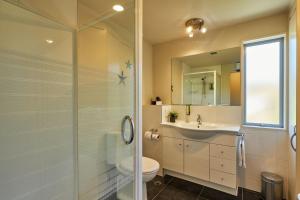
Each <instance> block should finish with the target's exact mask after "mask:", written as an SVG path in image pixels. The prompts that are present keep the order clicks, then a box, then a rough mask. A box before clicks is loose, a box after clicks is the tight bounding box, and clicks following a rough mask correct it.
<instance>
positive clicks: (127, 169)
mask: <svg viewBox="0 0 300 200" xmlns="http://www.w3.org/2000/svg"><path fill="white" fill-rule="evenodd" d="M132 163H133V160H132V157H131V158H127V159H124V160H123V161H121V162H120V163H119V164H118V165H117V168H118V170H119V171H120V172H121V173H123V174H125V175H126V174H132V173H133V168H132ZM142 167H143V172H142V174H143V200H147V182H149V181H151V180H152V179H153V178H154V177H155V176H156V175H157V172H158V170H159V163H158V162H157V161H156V160H153V159H151V158H147V157H143V158H142Z"/></svg>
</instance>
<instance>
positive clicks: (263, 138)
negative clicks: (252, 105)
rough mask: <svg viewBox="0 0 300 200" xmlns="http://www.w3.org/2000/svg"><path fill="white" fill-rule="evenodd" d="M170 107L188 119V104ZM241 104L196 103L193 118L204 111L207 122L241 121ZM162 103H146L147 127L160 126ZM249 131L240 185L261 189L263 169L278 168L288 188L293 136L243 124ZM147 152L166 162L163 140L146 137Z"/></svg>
mask: <svg viewBox="0 0 300 200" xmlns="http://www.w3.org/2000/svg"><path fill="white" fill-rule="evenodd" d="M167 109H169V110H170V109H171V110H175V111H177V112H179V119H180V120H185V106H180V105H176V106H174V105H172V108H170V106H168V107H167ZM241 109H242V108H241V107H240V106H234V107H233V106H217V107H205V106H192V107H191V116H190V120H191V121H195V120H196V119H197V114H201V117H202V119H203V121H204V122H219V123H233V124H240V123H241ZM161 113H164V112H162V107H161V106H144V107H143V130H144V131H145V130H148V129H151V128H157V129H158V130H159V131H160V132H161V131H162V130H163V129H162V127H161V125H160V121H159V120H160V118H161ZM242 131H243V132H244V133H246V144H245V146H246V164H247V168H246V169H239V179H240V180H239V182H240V184H239V185H240V186H241V187H244V188H248V189H251V190H255V191H260V187H261V183H260V174H261V172H262V171H269V172H274V173H277V174H279V175H281V176H282V177H283V178H284V183H285V184H284V191H285V192H286V191H287V189H288V188H287V177H288V145H289V139H288V135H287V132H286V131H285V130H276V129H274V130H271V129H258V128H242ZM143 144H144V155H145V156H149V157H152V158H154V159H156V160H157V161H158V162H160V163H161V162H162V158H161V154H162V144H161V142H157V143H153V142H151V141H147V140H145V139H144V143H143Z"/></svg>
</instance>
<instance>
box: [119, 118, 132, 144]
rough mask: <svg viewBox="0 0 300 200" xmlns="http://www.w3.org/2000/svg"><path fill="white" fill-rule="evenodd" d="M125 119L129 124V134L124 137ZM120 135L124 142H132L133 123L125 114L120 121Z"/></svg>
mask: <svg viewBox="0 0 300 200" xmlns="http://www.w3.org/2000/svg"><path fill="white" fill-rule="evenodd" d="M127 121H128V122H129V125H130V136H129V138H126V137H125V123H126V122H127ZM121 136H122V139H123V141H124V143H125V144H131V143H132V141H133V138H134V123H133V119H132V118H131V117H130V116H129V115H126V116H125V117H124V118H123V120H122V123H121Z"/></svg>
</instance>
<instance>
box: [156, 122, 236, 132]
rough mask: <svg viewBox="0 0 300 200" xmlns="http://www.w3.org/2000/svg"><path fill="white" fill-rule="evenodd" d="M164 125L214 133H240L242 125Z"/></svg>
mask: <svg viewBox="0 0 300 200" xmlns="http://www.w3.org/2000/svg"><path fill="white" fill-rule="evenodd" d="M161 124H162V125H166V126H173V127H175V128H180V129H185V130H191V131H202V132H203V131H205V132H208V131H212V132H219V131H222V132H238V131H239V130H240V125H237V124H222V123H209V122H202V123H201V124H200V125H198V122H185V121H177V122H175V123H171V122H162V123H161Z"/></svg>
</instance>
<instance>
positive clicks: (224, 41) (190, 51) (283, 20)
mask: <svg viewBox="0 0 300 200" xmlns="http://www.w3.org/2000/svg"><path fill="white" fill-rule="evenodd" d="M287 31H288V14H287V13H282V14H278V15H274V16H270V17H265V18H262V19H258V20H254V21H249V22H245V23H242V24H237V25H233V26H229V27H224V28H222V29H218V30H211V31H208V32H207V33H206V34H205V35H202V34H199V35H196V36H195V37H194V38H193V39H191V38H183V39H178V40H174V41H171V42H166V43H162V44H157V45H154V46H153V70H154V79H153V80H154V95H155V96H160V97H161V98H162V100H163V102H164V103H166V104H170V103H171V90H170V88H171V59H172V58H174V57H182V56H188V55H194V54H199V53H204V52H209V51H216V50H222V49H226V48H233V47H240V45H241V44H242V42H243V41H245V40H250V39H255V38H259V37H265V36H270V35H275V34H282V33H286V32H287Z"/></svg>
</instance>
